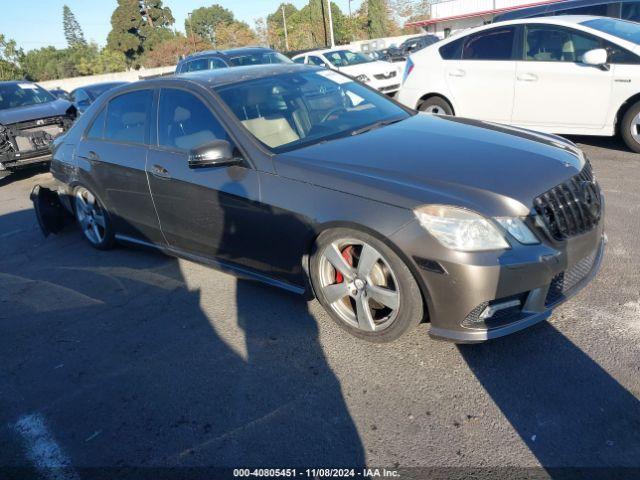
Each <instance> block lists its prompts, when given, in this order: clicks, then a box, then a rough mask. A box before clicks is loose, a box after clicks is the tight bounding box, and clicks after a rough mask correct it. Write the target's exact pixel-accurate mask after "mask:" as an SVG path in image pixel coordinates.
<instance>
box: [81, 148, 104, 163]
mask: <svg viewBox="0 0 640 480" xmlns="http://www.w3.org/2000/svg"><path fill="white" fill-rule="evenodd" d="M78 157H80V158H84V159H85V160H90V161H92V162H95V161H98V160H100V155H98V154H97V153H96V152H94V151H93V150H90V151H89V152H87V154H86V155H80V154H78Z"/></svg>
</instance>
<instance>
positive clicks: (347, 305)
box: [319, 239, 400, 332]
mask: <svg viewBox="0 0 640 480" xmlns="http://www.w3.org/2000/svg"><path fill="white" fill-rule="evenodd" d="M319 267H320V269H319V270H320V271H319V273H320V288H321V289H322V293H323V295H324V298H325V299H326V301H327V303H329V305H330V306H331V308H332V309H333V310H334V311H335V313H336V314H337V315H338V316H339V317H340V319H342V320H343V321H344V322H346V323H347V324H348V325H350V326H352V327H354V328H357V329H359V330H362V331H366V332H378V331H381V330H384V329H385V328H387V327H389V326H390V325H391V324H392V323H393V322H394V321H395V319H396V318H397V316H398V310H399V307H400V291H399V287H398V285H399V284H398V281H397V279H396V276H395V274H394V272H393V270H392V269H391V267H390V265H389V262H388V261H387V260H386V259H385V258H384V256H383V255H382V254H381V253H380V252H379V251H377V250H376V249H375V248H373V247H372V246H371V245H369V244H367V243H365V242H363V241H362V240H356V239H343V240H337V241H334V242H331V243H330V244H329V245H327V246H326V248H325V249H324V251H323V252H322V254H321V257H320V265H319Z"/></svg>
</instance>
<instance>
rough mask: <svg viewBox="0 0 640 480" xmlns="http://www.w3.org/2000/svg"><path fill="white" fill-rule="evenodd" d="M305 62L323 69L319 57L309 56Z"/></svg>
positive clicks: (322, 63)
mask: <svg viewBox="0 0 640 480" xmlns="http://www.w3.org/2000/svg"><path fill="white" fill-rule="evenodd" d="M307 62H308V63H309V64H311V65H318V66H319V67H324V66H325V64H324V62H323V61H322V59H321V58H320V57H316V56H314V55H309V56H308V57H307Z"/></svg>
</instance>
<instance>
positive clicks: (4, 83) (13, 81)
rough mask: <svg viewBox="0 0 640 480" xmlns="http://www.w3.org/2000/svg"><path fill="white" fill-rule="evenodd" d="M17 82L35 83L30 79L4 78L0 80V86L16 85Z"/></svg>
mask: <svg viewBox="0 0 640 480" xmlns="http://www.w3.org/2000/svg"><path fill="white" fill-rule="evenodd" d="M19 83H35V82H32V81H30V80H4V81H1V82H0V86H2V85H17V84H19Z"/></svg>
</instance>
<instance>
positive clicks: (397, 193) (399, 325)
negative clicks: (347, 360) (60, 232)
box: [34, 65, 604, 342]
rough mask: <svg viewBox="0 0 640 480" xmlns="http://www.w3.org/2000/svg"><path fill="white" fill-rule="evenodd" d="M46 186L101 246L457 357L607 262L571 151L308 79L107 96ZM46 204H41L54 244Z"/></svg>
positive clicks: (537, 317) (537, 311)
mask: <svg viewBox="0 0 640 480" xmlns="http://www.w3.org/2000/svg"><path fill="white" fill-rule="evenodd" d="M51 169H52V172H53V175H54V177H55V178H56V179H57V181H58V183H59V186H58V195H59V198H60V203H61V204H62V205H64V206H66V208H67V209H68V210H69V211H70V212H72V213H73V215H75V218H76V219H77V222H78V224H79V225H80V228H81V229H82V232H83V235H84V236H85V238H86V239H87V240H88V242H89V243H90V244H91V245H93V246H94V247H96V248H99V249H107V248H109V247H111V246H112V245H113V244H114V242H116V241H118V242H124V243H130V244H135V245H145V246H149V247H154V248H157V249H159V250H161V251H163V252H166V253H168V254H171V255H175V256H179V257H184V258H187V259H191V260H194V261H197V262H202V263H205V264H209V265H213V266H217V267H219V268H223V269H225V270H229V271H233V272H236V273H238V274H239V275H242V276H244V277H249V278H253V279H256V280H259V281H263V282H266V283H268V284H271V285H275V286H278V287H282V288H285V289H287V290H290V291H293V292H297V293H300V294H304V293H307V294H308V295H315V296H316V297H317V299H318V300H319V301H320V303H321V304H322V305H323V306H324V307H325V309H326V310H327V312H329V314H330V315H331V317H332V318H333V319H334V320H335V321H336V322H337V323H338V325H340V326H341V327H342V328H344V329H345V330H347V331H348V332H350V333H352V334H353V335H355V336H357V337H360V338H363V339H366V340H369V341H374V342H386V341H391V340H394V339H397V338H398V337H400V336H401V335H402V334H404V333H406V332H408V331H409V330H410V329H411V328H412V327H414V326H415V325H417V324H418V323H420V322H421V321H423V320H428V321H429V322H430V324H431V330H430V333H431V335H432V336H434V337H437V338H441V339H447V340H452V341H456V342H480V341H484V340H487V339H490V338H495V337H499V336H502V335H506V334H509V333H512V332H515V331H517V330H521V329H523V328H525V327H527V326H529V325H532V324H534V323H536V322H539V321H542V320H544V319H546V318H547V317H548V316H549V315H550V313H551V311H552V309H553V308H554V307H555V306H557V305H558V304H559V303H560V302H562V301H564V300H565V299H567V298H568V297H570V296H571V295H573V294H575V293H576V292H577V291H578V290H579V289H580V288H581V287H583V286H584V285H585V284H586V283H587V282H588V281H589V280H590V279H591V278H592V277H593V276H594V275H595V273H596V272H597V270H598V268H599V265H600V261H601V258H602V255H603V249H604V232H603V225H604V222H603V197H602V194H601V192H600V188H599V187H598V184H597V182H596V180H595V178H594V175H593V172H592V169H591V165H590V164H589V162H588V161H587V160H586V159H585V157H584V155H583V154H582V152H581V151H580V150H578V149H577V148H576V147H575V145H573V144H572V143H570V142H568V141H566V140H563V139H561V138H559V137H555V136H550V135H543V134H536V133H532V132H528V131H524V130H516V129H510V128H505V127H500V126H496V125H492V124H485V123H481V122H477V121H468V120H463V119H457V118H449V117H437V116H432V115H425V114H418V113H416V112H414V111H413V110H410V109H407V108H405V107H402V106H400V105H399V104H397V103H395V102H394V101H392V100H390V99H388V98H386V97H385V96H383V95H381V94H379V93H377V92H375V91H374V90H372V89H370V88H369V87H367V86H364V85H362V84H360V83H359V82H354V81H352V80H351V78H349V77H346V76H344V75H342V74H340V73H338V72H333V71H328V70H326V69H321V68H320V69H319V68H316V67H305V66H300V65H290V66H260V67H240V68H234V69H221V70H216V71H213V72H206V73H197V74H189V75H185V76H181V77H174V78H164V79H157V80H149V81H144V82H137V83H135V84H131V85H128V86H126V87H120V88H118V89H115V90H113V91H110V92H108V93H107V94H106V95H104V96H102V97H101V98H100V99H98V101H96V102H95V103H94V104H93V105H92V106H91V107H90V108H89V109H88V110H87V112H86V114H85V115H83V116H82V117H81V118H80V120H79V121H78V122H77V123H76V125H75V126H74V127H73V128H72V129H71V130H70V131H69V133H68V134H67V135H65V136H64V137H63V138H62V139H61V140H60V141H58V142H56V147H55V154H54V160H53V163H52V168H51ZM52 195H53V194H52V192H51V191H50V190H46V189H40V190H39V191H36V194H35V196H34V199H35V200H36V206H37V210H38V211H39V213H40V216H41V218H43V221H42V224H43V225H44V227H45V230H48V231H53V230H57V229H58V228H59V226H60V224H61V222H60V221H59V220H60V218H61V215H58V216H56V215H55V214H52V213H51V212H55V211H56V209H55V206H56V205H57V202H58V200H56V199H55V198H54V197H53V196H52ZM292 321H295V319H292Z"/></svg>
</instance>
